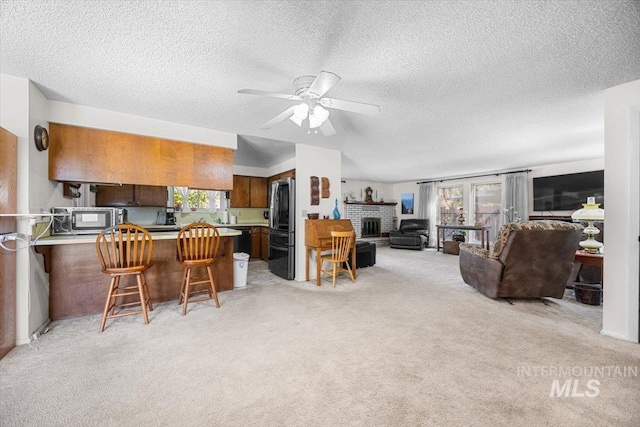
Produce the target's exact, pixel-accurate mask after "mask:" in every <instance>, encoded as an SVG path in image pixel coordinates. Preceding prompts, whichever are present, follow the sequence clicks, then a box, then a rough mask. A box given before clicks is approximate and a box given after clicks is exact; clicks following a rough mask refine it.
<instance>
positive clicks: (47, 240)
mask: <svg viewBox="0 0 640 427" xmlns="http://www.w3.org/2000/svg"><path fill="white" fill-rule="evenodd" d="M218 231H219V232H220V237H233V236H239V235H241V234H242V231H240V230H235V229H233V228H228V227H219V228H218ZM96 236H97V234H82V235H75V236H70V235H63V236H50V237H43V238H41V239H38V241H37V242H35V245H37V246H51V245H76V244H80V243H95V242H96ZM151 237H152V238H153V240H175V239H177V238H178V231H157V232H152V233H151Z"/></svg>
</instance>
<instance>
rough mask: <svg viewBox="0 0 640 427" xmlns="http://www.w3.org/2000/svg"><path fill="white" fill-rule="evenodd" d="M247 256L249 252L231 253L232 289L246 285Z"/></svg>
mask: <svg viewBox="0 0 640 427" xmlns="http://www.w3.org/2000/svg"><path fill="white" fill-rule="evenodd" d="M249 258H250V256H249V254H245V253H244V252H236V253H234V254H233V289H242V288H246V287H247V271H248V270H249Z"/></svg>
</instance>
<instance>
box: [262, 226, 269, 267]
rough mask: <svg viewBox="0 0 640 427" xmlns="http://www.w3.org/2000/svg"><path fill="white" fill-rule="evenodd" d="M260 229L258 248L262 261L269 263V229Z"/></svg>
mask: <svg viewBox="0 0 640 427" xmlns="http://www.w3.org/2000/svg"><path fill="white" fill-rule="evenodd" d="M260 228H261V230H260V248H261V249H262V259H263V260H265V261H269V228H267V227H260Z"/></svg>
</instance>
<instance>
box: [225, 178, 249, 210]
mask: <svg viewBox="0 0 640 427" xmlns="http://www.w3.org/2000/svg"><path fill="white" fill-rule="evenodd" d="M230 201H231V207H232V208H248V207H250V206H251V177H248V176H242V175H233V191H231V200H230Z"/></svg>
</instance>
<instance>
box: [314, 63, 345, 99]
mask: <svg viewBox="0 0 640 427" xmlns="http://www.w3.org/2000/svg"><path fill="white" fill-rule="evenodd" d="M339 81H340V76H338V75H337V74H334V73H331V72H329V71H324V70H322V71H320V74H318V76H317V77H316V78H315V80H314V81H313V83H311V86H309V89H307V93H308V94H309V95H311V96H313V97H317V98H320V97H321V96H322V95H324V94H325V93H327V91H328V90H329V89H331V88H332V87H333V86H335V84H336V83H338V82H339Z"/></svg>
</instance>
